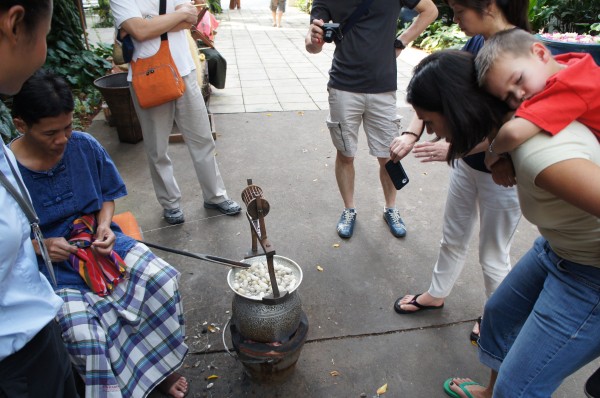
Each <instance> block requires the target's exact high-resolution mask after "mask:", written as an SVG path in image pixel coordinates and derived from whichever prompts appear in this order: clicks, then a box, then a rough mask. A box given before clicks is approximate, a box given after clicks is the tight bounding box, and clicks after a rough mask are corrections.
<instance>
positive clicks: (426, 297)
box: [400, 292, 444, 311]
mask: <svg viewBox="0 0 600 398" xmlns="http://www.w3.org/2000/svg"><path fill="white" fill-rule="evenodd" d="M414 298H415V296H414V294H407V295H406V296H404V297H402V300H400V308H401V309H403V310H404V311H419V308H417V307H415V306H414V305H412V304H409V303H410V302H411V301H412V299H414ZM417 303H419V304H421V305H425V306H436V307H437V306H440V305H442V304H444V299H443V298H435V297H433V296H432V295H431V294H429V293H427V292H425V293H423V294H421V295H420V296H419V297H418V298H417Z"/></svg>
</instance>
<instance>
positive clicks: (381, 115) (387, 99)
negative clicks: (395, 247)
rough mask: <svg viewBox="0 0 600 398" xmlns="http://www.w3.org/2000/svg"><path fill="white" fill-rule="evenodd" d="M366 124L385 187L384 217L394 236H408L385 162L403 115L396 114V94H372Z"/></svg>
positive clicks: (382, 185)
mask: <svg viewBox="0 0 600 398" xmlns="http://www.w3.org/2000/svg"><path fill="white" fill-rule="evenodd" d="M367 98H368V101H367V108H366V111H365V115H364V118H363V119H364V120H363V125H364V128H365V132H366V134H367V143H368V145H369V153H370V154H371V155H373V156H376V157H377V161H378V163H379V182H380V183H381V187H382V189H383V196H384V203H385V207H384V212H383V219H384V220H385V222H386V223H387V224H388V227H389V228H390V231H391V232H392V234H393V235H394V236H395V237H398V238H400V237H404V236H406V226H405V225H404V222H403V221H402V219H401V218H400V212H399V211H398V209H397V208H396V195H397V190H396V188H395V187H394V184H393V183H392V180H391V179H390V176H389V174H388V172H387V170H386V168H385V164H386V163H387V162H388V161H389V160H390V159H389V154H390V144H391V143H392V140H393V139H394V138H396V137H397V136H398V132H399V130H400V119H401V118H400V116H398V115H397V108H396V93H395V92H388V93H380V94H369V95H368V97H367Z"/></svg>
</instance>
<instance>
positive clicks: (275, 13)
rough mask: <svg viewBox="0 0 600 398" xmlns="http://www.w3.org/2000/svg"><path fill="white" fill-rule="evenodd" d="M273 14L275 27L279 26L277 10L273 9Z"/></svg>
mask: <svg viewBox="0 0 600 398" xmlns="http://www.w3.org/2000/svg"><path fill="white" fill-rule="evenodd" d="M271 15H272V16H273V27H276V26H277V12H276V11H273V10H271Z"/></svg>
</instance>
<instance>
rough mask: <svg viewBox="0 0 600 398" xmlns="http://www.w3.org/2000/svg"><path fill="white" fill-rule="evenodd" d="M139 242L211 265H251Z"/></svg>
mask: <svg viewBox="0 0 600 398" xmlns="http://www.w3.org/2000/svg"><path fill="white" fill-rule="evenodd" d="M138 242H140V243H143V244H145V245H146V246H148V247H153V248H155V249H159V250H163V251H166V252H170V253H175V254H180V255H182V256H186V257H192V258H195V259H198V260H203V261H208V262H211V263H217V264H221V265H225V266H227V267H234V268H249V267H250V264H247V263H242V262H240V261H235V260H230V259H228V258H222V257H217V256H211V255H208V254H202V253H190V252H186V251H183V250H178V249H173V248H172V247H166V246H160V245H157V244H155V243H150V242H145V241H143V240H138Z"/></svg>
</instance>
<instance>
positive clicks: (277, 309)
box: [227, 255, 302, 343]
mask: <svg viewBox="0 0 600 398" xmlns="http://www.w3.org/2000/svg"><path fill="white" fill-rule="evenodd" d="M256 259H257V260H259V261H261V260H262V261H265V256H262V258H261V257H257V258H256ZM274 259H275V262H276V263H279V264H283V265H285V266H287V267H289V268H291V269H292V271H293V272H294V274H295V277H296V281H297V283H296V286H295V287H294V289H293V290H292V291H291V292H287V294H285V295H283V296H281V297H279V298H275V299H267V298H263V299H262V300H259V299H253V298H251V297H248V296H244V295H241V294H239V293H238V292H236V291H235V290H234V288H233V282H234V277H235V273H236V272H239V269H231V270H230V271H229V274H228V275H227V282H228V283H229V287H231V290H233V291H234V292H235V297H234V298H233V302H232V305H231V309H232V317H233V319H234V321H235V324H236V325H237V328H238V330H239V332H240V334H241V335H242V336H244V337H245V338H248V339H251V340H254V341H258V342H261V343H270V342H275V341H282V340H285V339H287V338H289V337H290V336H291V335H292V334H293V333H294V332H295V331H296V329H298V326H299V324H300V319H301V317H302V305H301V302H300V296H299V295H298V292H297V291H296V290H297V289H298V287H299V286H300V283H301V282H302V269H301V268H300V266H299V265H298V264H296V263H295V262H294V261H292V260H290V259H288V258H286V257H282V256H277V255H275V256H274ZM249 261H252V259H249V260H244V262H249Z"/></svg>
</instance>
